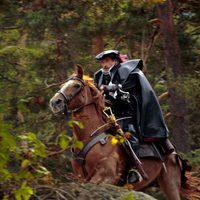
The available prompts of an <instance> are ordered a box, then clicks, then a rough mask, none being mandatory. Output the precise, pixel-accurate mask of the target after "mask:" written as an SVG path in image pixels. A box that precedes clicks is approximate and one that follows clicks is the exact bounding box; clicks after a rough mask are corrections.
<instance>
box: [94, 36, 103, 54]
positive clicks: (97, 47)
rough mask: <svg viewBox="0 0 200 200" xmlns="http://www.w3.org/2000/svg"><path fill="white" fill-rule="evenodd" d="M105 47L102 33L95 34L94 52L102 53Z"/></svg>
mask: <svg viewBox="0 0 200 200" xmlns="http://www.w3.org/2000/svg"><path fill="white" fill-rule="evenodd" d="M103 49H104V46H103V38H102V36H101V34H98V35H95V36H93V38H92V54H93V55H97V54H98V53H101V52H102V51H103Z"/></svg>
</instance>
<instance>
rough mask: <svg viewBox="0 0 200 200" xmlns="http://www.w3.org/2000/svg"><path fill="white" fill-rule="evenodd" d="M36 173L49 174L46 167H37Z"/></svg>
mask: <svg viewBox="0 0 200 200" xmlns="http://www.w3.org/2000/svg"><path fill="white" fill-rule="evenodd" d="M36 172H37V173H39V174H40V175H48V174H50V172H49V171H48V170H47V168H46V167H43V166H39V167H38V169H36Z"/></svg>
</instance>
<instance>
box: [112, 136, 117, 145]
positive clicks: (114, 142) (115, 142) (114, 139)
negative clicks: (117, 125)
mask: <svg viewBox="0 0 200 200" xmlns="http://www.w3.org/2000/svg"><path fill="white" fill-rule="evenodd" d="M117 143H118V140H117V139H116V138H115V137H112V139H111V144H112V145H116V144H117Z"/></svg>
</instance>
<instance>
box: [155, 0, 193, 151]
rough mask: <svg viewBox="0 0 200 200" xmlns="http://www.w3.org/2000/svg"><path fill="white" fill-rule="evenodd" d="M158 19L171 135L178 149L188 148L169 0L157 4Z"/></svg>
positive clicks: (176, 42)
mask: <svg viewBox="0 0 200 200" xmlns="http://www.w3.org/2000/svg"><path fill="white" fill-rule="evenodd" d="M157 11H158V16H159V20H160V22H161V23H160V31H161V36H162V39H163V47H164V56H165V62H166V71H167V72H168V73H167V74H168V92H169V97H170V98H169V103H170V113H171V120H172V137H173V140H174V143H175V145H176V147H177V149H178V150H179V151H182V152H187V151H189V150H190V135H189V131H188V120H187V114H186V102H185V99H184V97H183V96H181V95H180V94H178V92H177V86H176V84H175V81H176V82H177V81H178V80H179V79H178V77H180V76H181V74H182V73H183V67H182V65H181V57H180V47H179V43H178V40H177V36H176V31H175V27H174V23H173V5H172V2H171V0H166V1H165V2H164V3H163V4H159V5H158V6H157Z"/></svg>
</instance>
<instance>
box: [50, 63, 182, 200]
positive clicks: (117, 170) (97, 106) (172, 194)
mask: <svg viewBox="0 0 200 200" xmlns="http://www.w3.org/2000/svg"><path fill="white" fill-rule="evenodd" d="M50 106H51V109H52V111H53V113H55V114H59V113H65V112H66V111H67V110H71V112H72V116H73V119H74V120H77V121H81V122H82V123H83V125H84V128H80V127H79V126H77V125H74V127H73V134H74V136H75V137H76V138H77V139H78V140H79V141H82V142H83V144H84V145H85V146H86V145H87V144H88V143H89V142H90V141H91V140H92V139H93V138H94V136H95V135H97V137H99V138H98V140H97V139H96V140H95V139H93V144H90V147H86V148H85V152H84V153H85V154H84V153H83V152H81V153H80V150H78V149H75V150H74V155H78V157H80V158H77V157H76V158H75V159H74V160H73V161H72V167H73V170H74V172H75V174H76V175H77V176H78V177H79V178H80V179H81V180H82V181H89V182H92V183H100V182H104V183H109V184H115V185H117V184H119V182H120V180H121V177H125V176H126V174H127V166H128V159H127V156H126V153H125V151H124V149H123V147H122V145H121V144H120V143H117V144H115V145H113V141H112V137H109V136H108V135H106V136H105V134H102V133H98V134H94V136H91V133H94V131H95V130H97V128H98V127H103V126H104V125H105V124H106V123H107V121H106V118H105V115H104V114H103V112H102V110H103V108H104V97H103V95H102V94H101V92H100V91H99V90H98V89H96V88H95V86H94V85H93V84H91V83H90V82H89V81H86V80H83V70H82V68H81V67H78V68H77V72H76V75H73V76H71V77H70V78H69V79H68V80H67V81H66V83H64V84H63V85H62V87H61V89H60V91H58V92H57V93H56V94H55V95H54V97H52V99H51V100H50ZM94 140H95V141H94ZM87 148H88V149H87ZM140 161H141V162H142V166H143V169H144V171H145V172H146V174H147V175H148V179H147V180H145V179H143V180H142V181H140V182H137V183H135V184H133V189H134V190H141V189H143V188H145V187H146V186H148V185H149V184H150V183H151V182H152V181H154V180H156V179H157V180H158V182H159V185H160V187H161V189H162V190H163V191H164V193H165V195H166V197H167V199H169V200H180V190H181V185H182V182H181V173H182V167H183V165H182V162H181V160H180V159H179V156H178V155H177V154H176V153H172V154H170V155H168V156H167V158H166V159H165V166H166V169H164V167H163V162H162V161H161V160H160V159H156V158H153V157H148V158H140Z"/></svg>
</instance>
